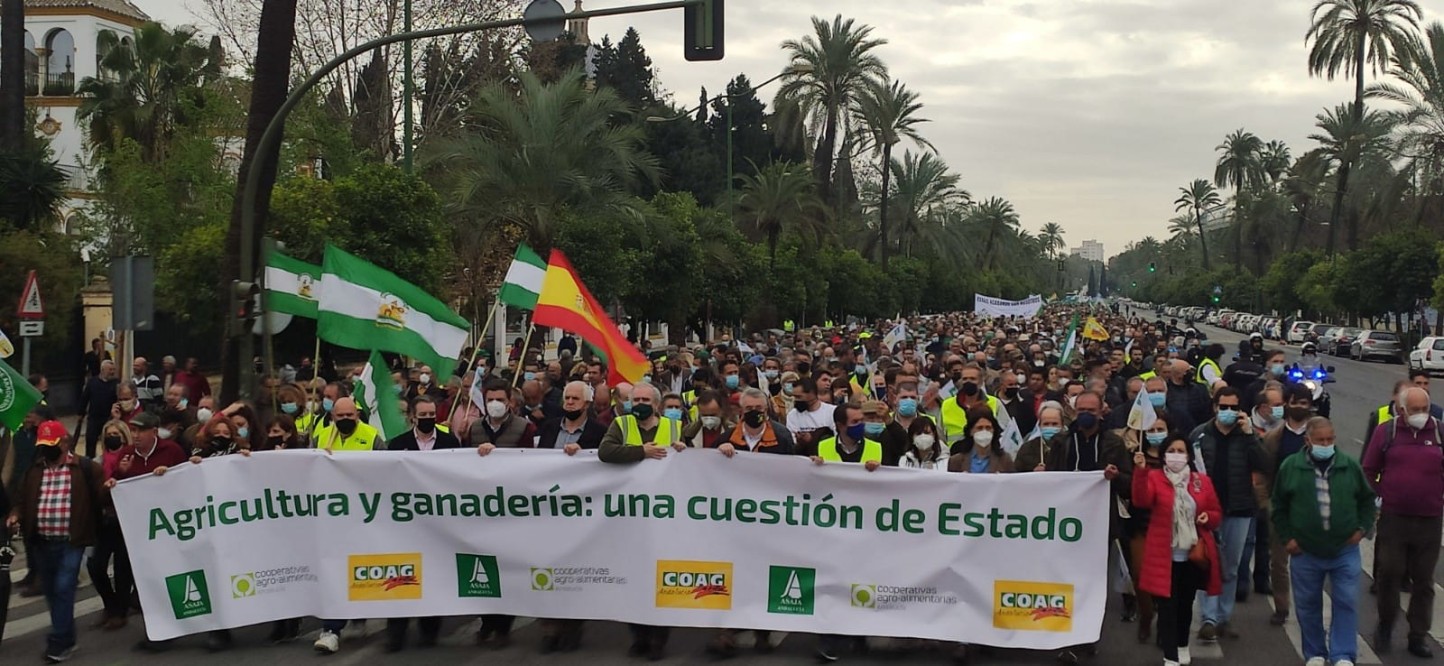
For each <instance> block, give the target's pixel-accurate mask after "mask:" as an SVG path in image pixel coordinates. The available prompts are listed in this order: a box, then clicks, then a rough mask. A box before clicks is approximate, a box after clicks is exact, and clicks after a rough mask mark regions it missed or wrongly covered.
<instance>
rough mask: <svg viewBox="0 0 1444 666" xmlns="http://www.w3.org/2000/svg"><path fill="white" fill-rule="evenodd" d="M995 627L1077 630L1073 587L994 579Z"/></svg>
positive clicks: (1057, 630)
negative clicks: (1075, 627)
mask: <svg viewBox="0 0 1444 666" xmlns="http://www.w3.org/2000/svg"><path fill="white" fill-rule="evenodd" d="M993 626H994V627H995V628H998V629H1014V630H1021V631H1056V632H1069V631H1072V630H1073V586H1072V585H1067V584H1064V583H1038V582H1029V581H1015V580H995V581H993Z"/></svg>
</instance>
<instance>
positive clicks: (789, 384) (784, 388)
mask: <svg viewBox="0 0 1444 666" xmlns="http://www.w3.org/2000/svg"><path fill="white" fill-rule="evenodd" d="M782 392H783V393H786V394H787V395H792V382H787V383H785V384H783V385H782Z"/></svg>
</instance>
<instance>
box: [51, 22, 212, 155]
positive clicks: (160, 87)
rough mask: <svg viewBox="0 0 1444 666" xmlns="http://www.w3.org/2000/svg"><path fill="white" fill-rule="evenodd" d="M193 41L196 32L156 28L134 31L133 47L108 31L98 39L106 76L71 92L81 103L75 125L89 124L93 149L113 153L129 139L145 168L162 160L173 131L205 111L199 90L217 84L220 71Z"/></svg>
mask: <svg viewBox="0 0 1444 666" xmlns="http://www.w3.org/2000/svg"><path fill="white" fill-rule="evenodd" d="M195 36H196V30H195V29H194V28H176V29H174V30H167V29H166V28H165V27H164V26H162V25H161V24H159V23H147V24H145V25H142V26H141V27H140V28H139V29H137V30H136V31H135V39H134V42H133V45H132V44H129V43H125V42H121V41H120V39H119V38H118V37H117V36H116V34H115V33H114V32H112V31H109V30H105V31H102V32H101V33H100V36H99V37H98V38H97V49H98V51H99V52H100V53H104V54H105V55H104V57H102V58H101V59H100V68H101V71H102V72H104V73H105V75H104V76H102V77H101V78H95V77H86V78H84V79H82V80H81V82H80V85H79V86H77V87H76V89H75V93H76V95H78V96H79V97H81V102H80V108H79V110H78V111H77V113H76V119H77V120H78V121H80V122H83V123H86V124H87V129H88V130H89V132H90V142H91V145H92V146H93V147H94V148H95V149H97V150H103V151H110V150H114V149H115V147H116V146H118V145H119V144H120V142H121V141H122V140H124V139H133V140H134V141H135V142H136V143H138V144H139V145H140V150H141V157H142V158H143V159H144V160H146V161H147V162H158V161H160V160H163V159H165V156H166V149H167V147H168V145H169V143H170V139H171V137H172V136H174V134H175V131H176V129H177V128H178V127H180V126H181V125H184V124H185V123H186V121H187V118H188V115H190V114H193V113H194V111H195V109H197V108H199V107H202V106H204V104H205V96H204V94H203V92H202V90H201V87H202V86H203V85H206V84H207V83H211V84H213V83H215V82H216V81H217V80H219V79H220V77H221V68H222V67H223V66H224V63H223V62H221V58H220V54H219V53H214V54H213V53H212V52H211V50H210V49H208V48H207V47H206V46H205V45H204V44H201V43H200V42H198V41H196V39H195Z"/></svg>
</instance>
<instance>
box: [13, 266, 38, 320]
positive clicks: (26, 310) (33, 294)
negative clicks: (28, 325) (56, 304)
mask: <svg viewBox="0 0 1444 666" xmlns="http://www.w3.org/2000/svg"><path fill="white" fill-rule="evenodd" d="M16 313H17V314H19V315H20V318H21V319H44V318H45V301H42V300H41V299H40V282H39V281H38V280H36V279H35V271H30V275H28V276H26V278H25V288H24V289H22V290H21V291H20V306H19V307H17V308H16ZM22 335H23V334H22Z"/></svg>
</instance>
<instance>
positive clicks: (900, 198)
mask: <svg viewBox="0 0 1444 666" xmlns="http://www.w3.org/2000/svg"><path fill="white" fill-rule="evenodd" d="M888 171H890V172H891V173H892V176H893V189H894V191H895V193H896V197H895V198H894V199H892V200H891V201H890V202H889V204H888V205H889V206H890V207H891V208H893V210H894V211H895V212H897V213H898V215H899V217H898V222H899V224H898V226H897V228H896V229H895V230H894V231H893V236H895V237H896V243H897V245H898V247H899V248H900V250H901V251H902V253H903V254H905V255H907V256H912V254H913V247H914V246H916V245H918V244H919V242H921V243H922V244H925V245H930V246H933V247H941V246H940V245H939V243H940V242H942V243H944V244H945V245H952V242H951V240H952V238H951V237H950V236H949V235H948V234H942V233H939V232H941V231H942V226H943V222H944V219H945V218H943V217H941V216H939V215H937V214H936V212H937V211H942V210H948V209H952V208H957V207H960V206H964V205H967V203H968V200H969V199H970V198H971V195H969V194H968V193H967V192H966V191H964V190H962V189H959V188H958V181H959V179H960V177H959V176H958V175H957V174H955V173H952V172H950V171H949V170H948V165H947V164H945V163H944V162H943V161H942V160H941V159H938V156H937V154H935V153H930V152H928V153H920V154H917V153H913V152H912V151H907V152H905V153H903V158H902V161H898V160H893V161H892V163H891V168H890V169H888ZM893 242H894V239H893V238H892V237H883V244H884V245H887V244H890V243H893ZM951 249H957V248H956V247H954V248H951Z"/></svg>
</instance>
